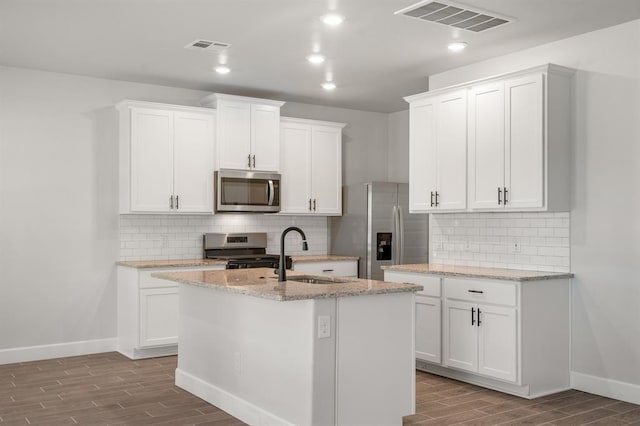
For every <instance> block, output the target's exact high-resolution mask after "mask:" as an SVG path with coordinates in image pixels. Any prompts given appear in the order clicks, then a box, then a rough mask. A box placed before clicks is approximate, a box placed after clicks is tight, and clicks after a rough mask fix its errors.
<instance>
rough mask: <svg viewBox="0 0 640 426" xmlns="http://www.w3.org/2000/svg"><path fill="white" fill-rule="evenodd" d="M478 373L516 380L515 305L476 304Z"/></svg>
mask: <svg viewBox="0 0 640 426" xmlns="http://www.w3.org/2000/svg"><path fill="white" fill-rule="evenodd" d="M478 321H479V322H480V324H479V326H478V373H480V374H484V375H486V376H491V377H495V378H498V379H502V380H508V381H511V382H515V381H516V379H517V363H516V360H517V358H516V357H517V344H518V342H517V336H516V330H517V320H516V310H515V308H507V307H500V306H491V305H478Z"/></svg>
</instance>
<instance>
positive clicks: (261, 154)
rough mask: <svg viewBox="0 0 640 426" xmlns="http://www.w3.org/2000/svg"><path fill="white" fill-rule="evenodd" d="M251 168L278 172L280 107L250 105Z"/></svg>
mask: <svg viewBox="0 0 640 426" xmlns="http://www.w3.org/2000/svg"><path fill="white" fill-rule="evenodd" d="M251 167H252V168H253V169H255V170H263V171H270V172H277V171H279V170H280V107H276V106H271V105H253V104H252V105H251Z"/></svg>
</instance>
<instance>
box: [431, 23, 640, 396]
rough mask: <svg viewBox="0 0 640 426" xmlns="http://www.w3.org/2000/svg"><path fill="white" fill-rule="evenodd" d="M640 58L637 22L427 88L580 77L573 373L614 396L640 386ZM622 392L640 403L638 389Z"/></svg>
mask: <svg viewBox="0 0 640 426" xmlns="http://www.w3.org/2000/svg"><path fill="white" fill-rule="evenodd" d="M638 52H640V21H633V22H630V23H627V24H623V25H619V26H615V27H611V28H607V29H603V30H600V31H596V32H592V33H589V34H583V35H580V36H577V37H573V38H569V39H566V40H561V41H557V42H554V43H550V44H547V45H543V46H538V47H535V48H532V49H528V50H525V51H521V52H518V53H514V54H510V55H507V56H502V57H498V58H494V59H491V60H488V61H484V62H480V63H477V64H473V65H470V66H466V67H463V68H459V69H456V70H452V71H449V72H446V73H442V74H438V75H434V76H432V77H431V78H430V87H431V88H433V89H436V88H441V87H445V86H448V85H451V84H456V83H461V82H465V81H469V80H474V79H477V78H482V77H486V76H490V75H495V74H501V73H504V72H509V71H515V70H518V69H523V68H527V67H532V66H536V65H540V64H543V63H548V62H551V63H555V64H559V65H563V66H567V67H572V68H575V69H577V73H576V74H575V76H574V81H573V88H574V100H573V111H574V118H573V131H574V142H573V155H572V156H573V182H572V185H573V189H572V203H573V209H572V211H571V270H572V272H574V273H575V279H574V281H573V308H572V309H573V312H572V328H573V336H572V352H573V355H572V357H573V360H572V370H573V371H574V372H576V373H578V374H579V377H580V378H581V380H580V381H581V383H582V384H581V385H580V386H582V387H583V388H587V386H586V385H585V384H589V383H590V384H592V385H593V387H590V389H592V390H593V391H596V390H600V391H602V389H606V388H607V387H610V388H620V386H618V385H617V384H615V383H614V382H611V380H617V381H621V382H626V383H630V384H635V385H640V339H639V336H640V221H639V220H638V218H639V217H640V143H639V142H640V54H639V53H638ZM584 375H586V376H584ZM590 376H595V377H590ZM601 379H606V380H609V381H606V380H601ZM622 387H624V386H622ZM626 388H627V389H633V392H635V395H636V398H637V399H636V401H640V387H638V386H636V387H633V386H631V387H628V386H627V387H626ZM627 396H628V394H627Z"/></svg>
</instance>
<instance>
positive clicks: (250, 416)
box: [176, 368, 293, 426]
mask: <svg viewBox="0 0 640 426" xmlns="http://www.w3.org/2000/svg"><path fill="white" fill-rule="evenodd" d="M176 386H178V387H180V388H182V389H184V390H186V391H187V392H190V393H192V394H194V395H195V396H197V397H198V398H201V399H204V400H205V401H207V402H208V403H210V404H213V405H215V406H216V407H218V408H220V409H221V410H223V411H226V412H227V413H229V414H230V415H232V416H233V417H236V418H238V419H240V420H242V421H243V422H245V423H248V424H250V425H274V426H276V425H282V426H293V423H289V422H287V421H286V420H283V419H281V418H280V417H278V416H276V415H274V414H273V413H270V412H268V411H265V410H263V409H262V408H260V407H257V406H256V405H254V404H252V403H250V402H249V401H246V400H244V399H242V398H240V397H238V396H236V395H233V394H231V393H229V392H227V391H225V390H223V389H220V388H219V387H217V386H214V385H212V384H211V383H208V382H205V381H204V380H202V379H199V378H197V377H194V376H192V375H191V374H189V373H186V372H184V371H182V370H180V369H179V368H177V369H176Z"/></svg>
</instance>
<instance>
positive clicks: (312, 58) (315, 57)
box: [307, 53, 324, 64]
mask: <svg viewBox="0 0 640 426" xmlns="http://www.w3.org/2000/svg"><path fill="white" fill-rule="evenodd" d="M307 61H309V62H311V63H312V64H321V63H323V62H324V56H322V55H321V54H319V53H314V54H312V55H309V56H307Z"/></svg>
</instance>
